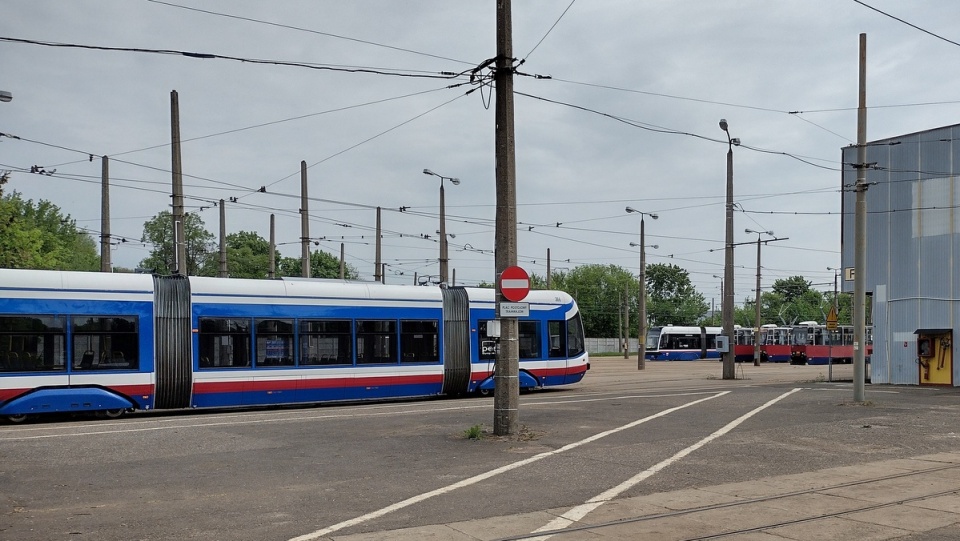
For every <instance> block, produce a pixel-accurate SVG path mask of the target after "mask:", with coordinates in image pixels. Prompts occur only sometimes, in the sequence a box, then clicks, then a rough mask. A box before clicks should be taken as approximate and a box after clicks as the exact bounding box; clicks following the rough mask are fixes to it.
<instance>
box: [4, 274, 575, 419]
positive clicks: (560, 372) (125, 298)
mask: <svg viewBox="0 0 960 541" xmlns="http://www.w3.org/2000/svg"><path fill="white" fill-rule="evenodd" d="M525 302H528V303H529V305H530V316H529V317H523V318H519V321H518V330H519V342H518V345H519V355H520V362H519V365H520V370H519V383H520V387H521V388H527V389H532V388H540V387H548V386H556V385H568V384H572V383H576V382H579V381H580V380H581V379H582V378H583V377H584V374H585V373H586V371H587V370H588V369H589V357H588V354H587V352H586V349H585V340H584V333H583V324H582V322H581V318H580V312H579V309H578V307H577V304H576V302H575V301H574V300H573V298H572V297H570V296H569V295H568V294H566V293H564V292H561V291H531V292H530V294H529V295H528V296H527V298H526V299H525ZM494 308H495V298H494V291H493V290H492V289H480V288H463V287H450V288H440V287H418V286H394V285H383V284H379V283H363V282H349V281H343V280H311V279H297V278H285V279H279V280H247V279H231V278H205V277H189V278H186V277H183V276H150V275H143V274H107V273H90V272H60V271H35V270H10V269H0V417H2V418H6V419H8V420H11V421H14V422H17V421H22V420H24V419H25V418H26V417H27V416H28V415H33V414H40V413H54V412H98V413H99V414H101V415H107V416H111V417H112V416H117V415H120V414H122V413H123V412H125V411H130V410H150V409H172V408H202V407H228V406H256V405H280V404H306V403H317V402H327V401H338V400H341V401H342V400H350V401H355V400H371V399H389V398H401V397H425V396H433V395H458V394H464V393H471V392H480V393H486V392H489V391H490V390H492V389H493V369H494V361H495V357H496V353H497V347H498V345H497V341H496V338H492V337H488V333H487V332H486V331H487V327H488V325H489V324H490V322H491V321H493V320H494V318H495V309H494ZM490 334H495V333H490Z"/></svg>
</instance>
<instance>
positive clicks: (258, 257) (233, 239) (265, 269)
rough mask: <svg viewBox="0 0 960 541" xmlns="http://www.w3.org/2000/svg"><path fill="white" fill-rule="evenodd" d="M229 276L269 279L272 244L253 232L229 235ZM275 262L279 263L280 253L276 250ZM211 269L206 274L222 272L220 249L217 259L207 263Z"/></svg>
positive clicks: (227, 243) (227, 241) (227, 242)
mask: <svg viewBox="0 0 960 541" xmlns="http://www.w3.org/2000/svg"><path fill="white" fill-rule="evenodd" d="M225 240H226V246H227V274H228V275H229V276H230V277H231V278H267V276H268V275H269V270H270V242H269V241H267V240H266V239H264V238H263V237H261V236H260V235H258V234H256V233H254V232H252V231H240V232H237V233H230V234H229V235H227V238H226V239H225ZM274 258H275V259H274V261H275V262H279V261H280V259H281V257H280V253H279V252H277V251H276V249H274ZM206 264H207V265H208V266H210V267H212V268H211V269H205V271H204V274H207V275H213V276H215V275H217V273H218V272H219V270H220V254H219V249H218V253H217V254H216V255H215V257H211V258H209V259H208V260H207V263H206Z"/></svg>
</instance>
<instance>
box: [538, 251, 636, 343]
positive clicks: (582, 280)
mask: <svg viewBox="0 0 960 541" xmlns="http://www.w3.org/2000/svg"><path fill="white" fill-rule="evenodd" d="M551 282H552V283H551V284H550V285H551V287H553V288H555V289H562V290H563V291H566V292H567V293H569V294H570V295H571V296H573V298H574V299H576V301H577V304H578V305H579V306H580V312H581V314H582V316H583V327H584V331H585V332H586V335H587V336H620V331H619V329H618V325H619V324H620V323H621V321H622V320H621V319H620V318H621V307H622V306H623V305H624V304H626V306H629V307H635V306H637V293H638V291H639V284H638V282H637V277H636V276H634V275H633V274H630V272H629V271H627V270H625V269H624V268H622V267H618V266H616V265H581V266H579V267H576V268H574V269H573V270H571V271H570V272H569V273H566V274H563V275H562V278H561V279H559V280H558V275H554V276H553V278H552V280H551ZM627 323H628V325H627V328H628V329H630V330H631V331H633V332H634V333H636V329H635V328H634V327H636V325H630V324H629V322H627Z"/></svg>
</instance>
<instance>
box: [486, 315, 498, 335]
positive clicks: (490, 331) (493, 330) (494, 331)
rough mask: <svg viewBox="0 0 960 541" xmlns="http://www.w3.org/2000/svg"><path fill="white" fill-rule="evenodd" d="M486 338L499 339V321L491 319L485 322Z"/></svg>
mask: <svg viewBox="0 0 960 541" xmlns="http://www.w3.org/2000/svg"><path fill="white" fill-rule="evenodd" d="M487 338H500V320H499V319H492V320H490V321H488V322H487Z"/></svg>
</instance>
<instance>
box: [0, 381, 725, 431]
mask: <svg viewBox="0 0 960 541" xmlns="http://www.w3.org/2000/svg"><path fill="white" fill-rule="evenodd" d="M704 394H709V393H707V392H689V393H667V394H639V395H621V396H610V397H605V398H573V399H561V400H552V401H539V402H524V403H523V406H524V407H537V406H548V405H563V404H575V403H579V402H607V401H611V400H627V399H631V398H664V397H670V396H697V395H704ZM492 400H493V399H492V398H491V399H490V400H487V401H484V402H482V403H477V404H472V405H466V406H456V405H454V406H449V407H444V408H438V407H435V406H433V404H432V403H423V405H422V406H419V407H417V406H415V407H412V408H410V406H407V407H408V408H410V409H406V410H397V409H394V408H393V407H392V406H391V405H386V406H372V405H370V408H369V409H373V410H376V409H387V410H388V411H368V409H367V408H363V410H361V411H352V409H351V410H346V411H345V412H343V413H325V414H320V415H311V414H307V415H304V414H301V413H294V412H290V413H284V412H267V413H263V412H251V413H248V414H225V415H222V416H221V415H218V416H217V420H216V421H213V422H207V421H205V420H200V419H198V420H197V422H195V423H191V419H188V418H184V417H177V418H175V419H150V420H144V421H119V422H112V423H106V422H96V423H95V424H87V425H80V426H61V427H57V428H56V429H61V428H63V429H68V430H73V429H78V430H81V431H80V432H64V433H54V434H36V432H37V431H49V430H51V427H42V426H41V427H17V428H16V429H10V430H3V431H0V442H7V441H27V440H46V439H51V438H75V437H80V436H103V435H105V434H127V433H131V434H132V433H134V432H156V431H160V430H183V429H187V428H208V427H214V426H242V425H256V424H262V423H270V424H275V423H284V422H287V423H289V422H304V421H322V420H326V419H354V418H362V417H389V416H394V415H422V414H427V413H438V412H442V411H466V410H471V409H488V408H490V407H491V404H490V401H492ZM427 406H429V407H427ZM171 423H173V424H171ZM142 425H148V426H142ZM149 425H156V426H149ZM112 427H117V428H112ZM21 429H22V430H21ZM87 429H89V431H83V430H87ZM97 429H99V430H97ZM31 431H32V432H33V433H34V434H33V435H20V434H21V433H23V434H27V433H30V432H31ZM7 434H14V435H13V436H11V437H6V435H7Z"/></svg>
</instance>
